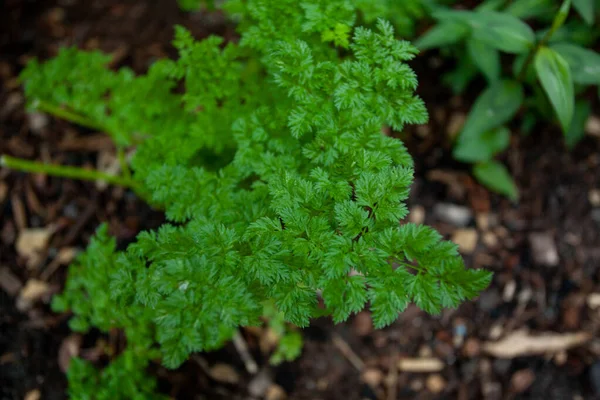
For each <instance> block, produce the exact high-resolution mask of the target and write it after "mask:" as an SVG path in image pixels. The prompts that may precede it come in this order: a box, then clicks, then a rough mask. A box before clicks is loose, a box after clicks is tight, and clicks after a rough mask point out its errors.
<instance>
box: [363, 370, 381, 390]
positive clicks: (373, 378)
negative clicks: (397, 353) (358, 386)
mask: <svg viewBox="0 0 600 400" xmlns="http://www.w3.org/2000/svg"><path fill="white" fill-rule="evenodd" d="M360 378H361V380H362V381H363V382H364V383H366V384H367V385H369V386H372V387H377V386H379V385H380V384H381V382H382V381H383V372H381V371H380V370H378V369H376V368H367V369H366V370H365V371H364V372H363V373H362V375H361V377H360Z"/></svg>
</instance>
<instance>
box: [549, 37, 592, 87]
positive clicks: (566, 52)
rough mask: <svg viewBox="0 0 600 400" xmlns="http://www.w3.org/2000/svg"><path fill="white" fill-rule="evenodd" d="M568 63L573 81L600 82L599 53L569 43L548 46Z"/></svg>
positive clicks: (588, 83) (584, 82)
mask: <svg viewBox="0 0 600 400" xmlns="http://www.w3.org/2000/svg"><path fill="white" fill-rule="evenodd" d="M550 47H551V48H552V49H553V50H555V51H556V52H557V53H558V54H560V55H561V56H562V57H563V58H564V59H565V60H566V61H567V63H568V64H569V68H570V69H571V73H572V75H573V82H575V83H579V84H582V85H599V84H600V54H598V53H596V52H595V51H592V50H588V49H584V48H583V47H580V46H577V45H574V44H570V43H557V44H553V45H552V46H550Z"/></svg>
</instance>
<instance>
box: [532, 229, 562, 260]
mask: <svg viewBox="0 0 600 400" xmlns="http://www.w3.org/2000/svg"><path fill="white" fill-rule="evenodd" d="M529 246H530V248H531V253H532V255H533V260H534V261H535V262H536V263H537V264H539V265H545V266H547V267H556V266H557V265H558V262H559V257H558V250H557V249H556V244H555V242H554V238H553V237H552V235H551V234H550V233H549V232H538V233H532V234H530V235H529Z"/></svg>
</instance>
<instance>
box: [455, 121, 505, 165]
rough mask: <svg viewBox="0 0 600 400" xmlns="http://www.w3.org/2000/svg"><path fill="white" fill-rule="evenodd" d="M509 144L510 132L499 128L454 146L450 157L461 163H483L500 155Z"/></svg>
mask: <svg viewBox="0 0 600 400" xmlns="http://www.w3.org/2000/svg"><path fill="white" fill-rule="evenodd" d="M509 143H510V131H509V130H508V129H507V128H506V127H504V126H501V127H499V128H496V129H492V130H490V131H487V132H484V133H482V134H480V135H478V136H473V137H471V138H470V139H469V140H463V141H460V142H459V143H457V144H456V147H454V151H453V153H452V155H453V156H454V158H455V159H457V160H459V161H463V162H471V163H474V162H485V161H489V160H491V159H492V158H493V157H494V155H496V154H497V153H500V152H501V151H503V150H504V149H506V147H508V145H509Z"/></svg>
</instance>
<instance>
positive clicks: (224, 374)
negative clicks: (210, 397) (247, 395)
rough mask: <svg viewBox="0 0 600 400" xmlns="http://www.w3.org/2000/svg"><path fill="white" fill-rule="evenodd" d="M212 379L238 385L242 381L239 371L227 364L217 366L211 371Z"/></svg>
mask: <svg viewBox="0 0 600 400" xmlns="http://www.w3.org/2000/svg"><path fill="white" fill-rule="evenodd" d="M210 377H211V378H213V379H214V380H215V381H217V382H221V383H229V384H232V385H234V384H236V383H238V382H239V381H240V376H239V374H238V373H237V371H236V370H235V369H234V368H233V367H232V366H231V365H227V364H215V365H214V366H213V367H212V368H211V369H210Z"/></svg>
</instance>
